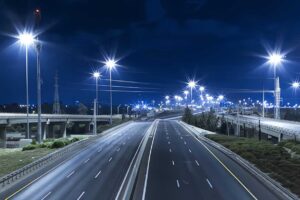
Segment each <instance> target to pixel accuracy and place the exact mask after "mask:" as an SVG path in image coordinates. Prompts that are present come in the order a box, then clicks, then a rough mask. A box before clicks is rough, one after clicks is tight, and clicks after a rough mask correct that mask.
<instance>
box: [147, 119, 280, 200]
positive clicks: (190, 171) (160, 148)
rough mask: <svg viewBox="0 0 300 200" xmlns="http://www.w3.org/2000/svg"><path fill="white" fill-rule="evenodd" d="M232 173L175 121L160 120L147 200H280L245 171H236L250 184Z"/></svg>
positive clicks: (149, 176) (154, 144)
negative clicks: (242, 174)
mask: <svg viewBox="0 0 300 200" xmlns="http://www.w3.org/2000/svg"><path fill="white" fill-rule="evenodd" d="M169 149H172V151H171V152H170V151H169ZM218 156H219V155H218ZM222 159H223V158H222ZM221 162H222V161H221ZM232 162H233V161H232ZM230 169H231V166H229V167H228V169H226V166H225V167H224V166H223V165H222V164H221V163H220V162H219V161H218V160H217V159H216V158H215V157H214V156H213V155H212V154H211V153H210V152H209V151H208V150H207V149H206V148H205V147H204V146H203V145H201V144H200V143H199V141H197V140H196V138H194V137H193V136H192V135H191V134H190V133H189V132H187V131H186V130H185V129H183V128H182V127H181V126H180V125H179V124H178V123H177V122H176V121H171V120H161V121H160V123H159V125H158V129H157V132H156V136H155V139H154V142H153V149H152V153H151V158H150V164H149V174H148V181H147V183H146V184H147V185H146V196H145V197H146V198H145V199H147V200H152V199H153V200H154V199H155V200H156V199H172V200H173V199H174V200H176V199H228V200H234V199H238V200H239V199H243V200H244V199H272V200H273V199H274V200H275V199H280V198H279V197H278V196H276V195H275V194H273V193H272V192H271V191H269V190H268V189H267V188H266V187H265V186H264V185H263V184H262V183H261V182H259V181H258V180H257V179H256V178H254V177H252V176H251V175H249V173H248V172H247V171H245V170H244V169H243V168H242V167H239V168H237V166H234V168H233V169H234V170H238V171H243V173H244V174H248V176H246V177H247V178H248V180H247V181H245V180H244V178H245V177H244V176H242V177H238V176H235V171H233V172H231V171H230ZM238 174H239V175H240V174H241V173H238ZM244 181H245V182H246V184H245V183H244ZM248 185H249V186H251V187H250V188H251V189H249V188H248ZM253 186H255V187H256V189H253ZM252 189H253V190H252Z"/></svg>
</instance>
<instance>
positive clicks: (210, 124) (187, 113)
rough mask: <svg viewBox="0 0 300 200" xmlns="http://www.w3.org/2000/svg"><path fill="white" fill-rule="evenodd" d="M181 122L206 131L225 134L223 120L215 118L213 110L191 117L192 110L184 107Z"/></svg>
mask: <svg viewBox="0 0 300 200" xmlns="http://www.w3.org/2000/svg"><path fill="white" fill-rule="evenodd" d="M182 121H184V122H186V123H188V124H191V125H193V126H196V127H199V128H202V129H205V130H208V131H212V132H218V133H221V134H226V122H225V120H224V119H223V118H220V117H217V116H216V115H215V114H214V111H213V110H211V111H209V112H203V113H201V114H199V115H193V113H192V110H191V109H190V108H188V107H186V108H185V110H184V114H183V116H182Z"/></svg>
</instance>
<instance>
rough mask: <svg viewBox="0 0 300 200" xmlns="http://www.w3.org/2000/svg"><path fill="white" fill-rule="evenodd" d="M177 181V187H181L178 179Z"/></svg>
mask: <svg viewBox="0 0 300 200" xmlns="http://www.w3.org/2000/svg"><path fill="white" fill-rule="evenodd" d="M176 183H177V187H178V188H180V184H179V181H178V179H176Z"/></svg>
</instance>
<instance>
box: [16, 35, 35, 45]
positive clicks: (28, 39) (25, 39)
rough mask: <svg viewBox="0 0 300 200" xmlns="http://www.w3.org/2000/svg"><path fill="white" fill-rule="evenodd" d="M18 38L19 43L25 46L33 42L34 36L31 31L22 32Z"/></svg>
mask: <svg viewBox="0 0 300 200" xmlns="http://www.w3.org/2000/svg"><path fill="white" fill-rule="evenodd" d="M18 38H19V41H20V42H21V44H23V45H26V46H29V45H31V44H33V42H34V36H33V35H32V34H31V33H22V34H20V35H19V37H18Z"/></svg>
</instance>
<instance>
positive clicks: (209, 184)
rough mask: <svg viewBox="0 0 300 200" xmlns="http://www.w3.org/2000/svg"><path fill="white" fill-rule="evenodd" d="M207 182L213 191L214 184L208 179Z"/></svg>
mask: <svg viewBox="0 0 300 200" xmlns="http://www.w3.org/2000/svg"><path fill="white" fill-rule="evenodd" d="M206 182H207V183H208V185H209V187H210V188H211V189H213V186H212V184H211V183H210V181H209V180H208V179H206Z"/></svg>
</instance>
